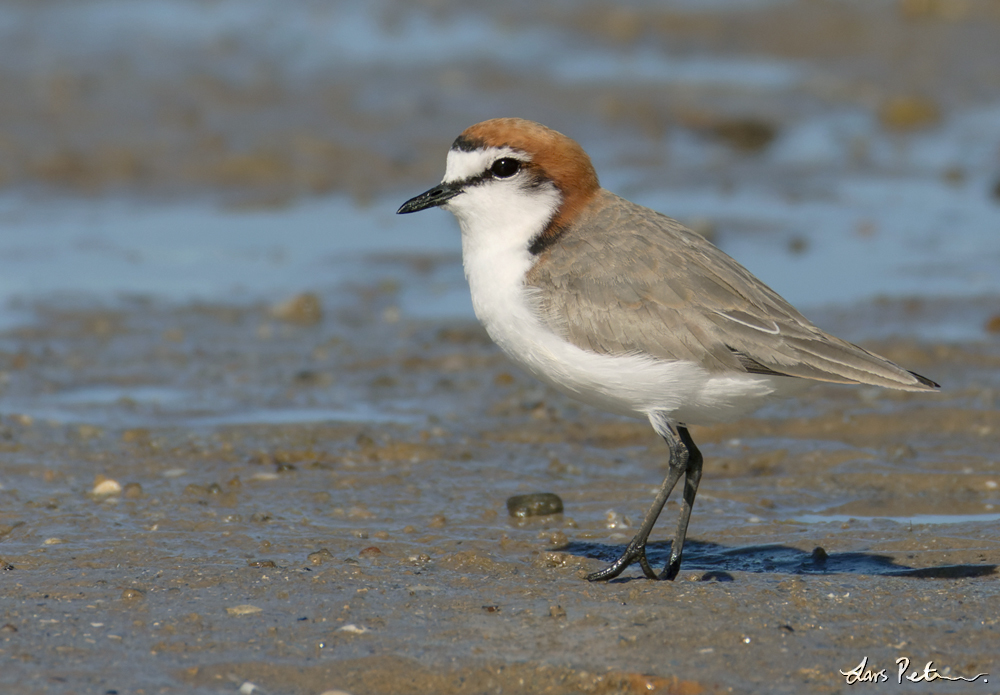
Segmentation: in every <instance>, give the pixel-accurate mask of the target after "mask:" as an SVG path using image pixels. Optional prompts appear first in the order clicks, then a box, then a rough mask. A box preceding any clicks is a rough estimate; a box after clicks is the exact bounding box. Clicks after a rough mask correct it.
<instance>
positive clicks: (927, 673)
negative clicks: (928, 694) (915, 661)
mask: <svg viewBox="0 0 1000 695" xmlns="http://www.w3.org/2000/svg"><path fill="white" fill-rule="evenodd" d="M896 667H897V671H896V682H897V683H902V682H903V680H904V679H906V680H908V681H910V682H911V683H930V682H931V681H936V680H944V681H966V682H968V683H975V682H976V681H978V680H979V679H980V678H982V679H983V683H989V682H990V681H989V675H990V674H988V673H977V674H976V675H975V676H972V677H971V678H967V677H965V676H949V675H945V674H943V673H940V672H939V671H938V670H937V669H936V668H934V662H933V661H928V662H927V665H926V666H924V670H923V671H912V672H911V673H907V671H909V669H910V660H909V659H908V658H907V657H905V656H901V657H899V658H898V659H896ZM840 675H842V676H844V677H845V678H846V679H847V684H848V685H854V684H855V683H885V682H887V681H888V680H889V674H888V673H886V669H884V668H882V669H878V670H875V669H874V668H869V667H868V657H867V656H866V657H864V658H863V659H862V660H861V663H860V664H858V665H857V666H855V667H854V668H852V669H851V670H849V671H841V672H840Z"/></svg>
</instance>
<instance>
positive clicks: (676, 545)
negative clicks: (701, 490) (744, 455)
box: [647, 427, 703, 580]
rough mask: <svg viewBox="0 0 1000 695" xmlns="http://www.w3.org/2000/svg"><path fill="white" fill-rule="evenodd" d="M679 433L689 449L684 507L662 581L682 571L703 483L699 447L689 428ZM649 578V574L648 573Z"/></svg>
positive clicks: (684, 428)
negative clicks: (686, 540)
mask: <svg viewBox="0 0 1000 695" xmlns="http://www.w3.org/2000/svg"><path fill="white" fill-rule="evenodd" d="M677 433H678V435H680V438H681V442H682V443H683V445H684V448H686V449H687V452H688V456H687V471H686V472H685V474H684V506H683V507H681V516H680V518H679V519H678V520H677V531H675V532H674V540H673V542H672V543H671V544H670V559H669V560H667V565H666V567H664V568H663V574H661V575H660V579H670V580H672V579H674V577H676V576H677V573H678V572H680V570H681V555H682V554H683V553H684V538H685V537H686V536H687V530H688V522H689V521H690V520H691V508H692V507H693V506H694V498H695V495H697V494H698V483H700V482H701V465H702V462H703V459H702V457H701V452H700V451H699V450H698V447H697V446H695V443H694V440H693V439H691V434H690V433H689V432H688V430H687V427H678V428H677ZM647 576H648V573H647Z"/></svg>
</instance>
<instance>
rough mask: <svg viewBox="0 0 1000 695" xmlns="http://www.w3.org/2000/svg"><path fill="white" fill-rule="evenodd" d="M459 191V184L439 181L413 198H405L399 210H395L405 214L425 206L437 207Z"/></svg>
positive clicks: (460, 190)
mask: <svg viewBox="0 0 1000 695" xmlns="http://www.w3.org/2000/svg"><path fill="white" fill-rule="evenodd" d="M461 192H462V187H461V186H459V185H454V184H447V183H440V184H438V185H437V186H435V187H434V188H432V189H431V190H429V191H424V192H423V193H421V194H420V195H418V196H416V197H415V198H410V199H409V200H407V201H406V202H405V203H403V204H402V205H401V206H400V208H399V210H396V214H397V215H405V214H406V213H408V212H419V211H421V210H426V209H427V208H434V207H437V206H438V205H442V204H444V203H446V202H448V201H449V200H451V199H452V198H454V197H455V196H457V195H458V194H459V193H461Z"/></svg>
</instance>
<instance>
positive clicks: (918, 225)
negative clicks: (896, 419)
mask: <svg viewBox="0 0 1000 695" xmlns="http://www.w3.org/2000/svg"><path fill="white" fill-rule="evenodd" d="M998 45H1000V2H997V0H869V1H866V2H852V1H848V0H808V1H806V0H800V1H795V0H754V1H752V2H751V1H740V2H736V1H726V0H712V1H710V2H706V1H700V2H695V1H694V0H674V1H659V2H652V1H643V0H631V1H629V2H600V1H597V2H583V3H581V2H568V1H566V2H558V1H557V2H546V3H537V2H528V1H520V0H513V1H512V2H506V3H496V2H478V1H472V2H469V1H463V2H449V1H448V0H424V1H414V0H407V1H405V2H403V1H394V0H364V1H363V2H362V1H360V0H359V1H352V0H341V1H337V2H330V1H326V0H322V1H321V0H4V2H2V3H0V93H2V94H3V95H4V96H3V98H2V100H0V306H3V307H4V310H3V314H2V320H0V325H11V324H16V323H17V322H18V321H19V320H21V319H22V318H23V316H22V315H21V314H19V311H20V310H22V309H23V308H24V306H26V304H25V302H28V303H30V302H31V301H34V300H37V299H40V298H45V299H46V301H49V300H53V299H55V301H57V302H58V301H70V300H72V301H79V300H80V298H81V297H90V298H99V299H100V300H101V301H112V300H113V299H114V298H115V297H118V296H121V295H122V294H132V295H134V294H139V295H143V296H151V297H161V298H165V299H167V300H169V301H187V300H190V299H193V298H197V299H200V300H218V301H226V302H228V301H237V302H246V301H251V302H252V301H260V300H264V301H271V300H274V299H276V298H280V297H282V296H285V295H288V294H290V293H294V292H299V291H304V290H309V291H314V292H317V293H319V295H320V296H322V297H323V298H324V299H326V300H327V301H328V302H333V303H336V302H337V301H338V297H340V296H341V293H340V291H339V289H340V288H342V287H344V283H352V282H357V281H365V280H367V281H371V280H372V278H373V276H380V275H381V276H385V277H388V278H391V279H392V281H393V282H395V283H397V285H398V295H397V301H396V302H395V304H396V307H395V308H396V309H397V310H398V311H399V312H400V316H404V317H406V316H409V317H415V318H438V317H445V316H454V317H469V316H471V307H470V305H469V302H468V300H467V299H466V298H465V287H464V281H463V279H462V276H461V270H460V265H459V264H460V258H459V239H458V234H457V226H456V225H455V223H454V221H453V220H452V219H451V218H450V216H448V215H447V214H445V213H439V212H431V213H427V214H425V215H417V216H412V217H407V218H399V219H397V218H396V217H395V216H394V214H393V213H394V211H395V209H396V207H397V206H398V205H399V204H400V203H401V202H402V201H403V200H405V199H406V198H408V197H409V196H411V195H414V194H416V193H418V192H420V191H423V190H425V189H426V188H428V187H429V186H431V185H433V184H434V183H436V182H437V181H438V180H439V179H440V177H441V175H442V173H443V169H444V157H445V153H446V150H447V148H448V146H449V144H450V143H451V141H452V140H453V139H454V137H455V136H456V135H457V134H458V133H459V132H461V130H463V129H464V128H465V127H467V126H468V125H471V124H472V123H475V122H477V121H479V120H483V119H486V118H491V117H496V116H512V115H516V116H522V117H526V118H530V119H534V120H538V121H541V122H543V123H545V124H546V125H549V126H551V127H553V128H556V129H557V130H560V131H562V132H565V133H567V134H569V135H570V136H571V137H574V138H575V139H577V140H579V141H580V142H581V143H582V144H583V145H584V147H585V148H586V149H587V150H588V152H589V153H590V154H591V156H592V157H593V159H594V161H595V164H596V166H597V169H598V173H599V174H600V176H601V178H602V183H603V184H604V185H605V186H606V187H607V188H610V189H611V190H614V191H615V192H617V193H620V194H622V195H625V196H627V197H630V198H632V199H634V200H637V201H638V202H641V203H644V204H646V205H649V206H652V207H655V208H657V209H659V210H661V211H664V212H666V213H667V214H670V215H671V216H674V217H677V218H679V219H681V220H682V221H685V222H686V223H688V224H689V225H691V226H693V227H694V228H696V229H697V230H698V231H700V232H702V233H704V234H706V235H708V236H710V237H711V238H712V239H713V240H714V241H715V242H716V243H717V244H718V245H720V246H722V247H723V248H724V249H725V250H726V251H728V252H729V253H730V254H731V255H734V256H736V257H737V258H738V259H740V260H741V262H743V263H744V264H745V265H747V266H748V267H749V268H750V269H751V270H752V271H754V272H755V273H757V274H758V275H759V276H761V277H762V279H764V280H765V281H766V282H768V283H769V284H771V285H772V286H774V287H775V289H777V290H778V291H779V292H781V293H783V294H785V295H786V296H787V297H788V298H789V299H790V300H791V301H792V302H793V303H796V304H798V305H800V306H805V307H811V306H829V305H834V306H845V305H850V304H853V303H857V302H866V301H870V300H871V299H873V298H877V297H918V298H920V297H923V298H941V297H950V298H962V297H973V296H983V295H996V294H997V293H998V292H1000V271H998V268H1000V59H998V53H997V48H996V47H997V46H998ZM401 257H404V258H405V260H406V261H407V262H410V261H413V260H417V261H419V262H420V263H421V264H422V265H421V268H422V271H421V272H420V273H416V274H412V277H410V276H407V271H406V270H405V268H402V267H398V266H394V265H393V264H394V263H397V262H398V261H399V259H400V258H401ZM411 266H412V263H411V264H410V265H408V266H406V267H407V268H409V267H411ZM60 297H61V298H62V299H59V298H60ZM959 314H961V312H958V314H956V313H954V312H948V313H947V316H944V317H942V321H941V322H940V324H939V325H937V326H935V327H934V328H933V331H934V333H933V335H932V336H929V337H934V338H946V337H949V336H950V337H970V336H972V335H982V333H983V331H984V325H985V324H984V321H988V319H989V315H988V314H989V312H988V310H987V312H986V315H985V316H984V315H983V314H982V312H980V313H977V314H975V315H971V316H970V315H966V314H961V315H959ZM865 330H869V331H870V332H872V333H876V334H877V333H878V332H879V331H883V330H894V331H898V330H900V327H899V326H888V327H886V326H882V325H879V326H870V327H868V328H867V329H865ZM905 330H912V331H917V332H920V331H926V330H927V327H926V326H923V327H919V326H918V327H912V326H911V327H909V328H906V329H905Z"/></svg>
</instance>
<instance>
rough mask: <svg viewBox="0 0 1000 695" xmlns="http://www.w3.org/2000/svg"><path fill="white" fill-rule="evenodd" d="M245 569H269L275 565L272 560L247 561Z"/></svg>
mask: <svg viewBox="0 0 1000 695" xmlns="http://www.w3.org/2000/svg"><path fill="white" fill-rule="evenodd" d="M247 567H256V568H258V569H269V568H271V567H277V565H276V564H274V560H247Z"/></svg>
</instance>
